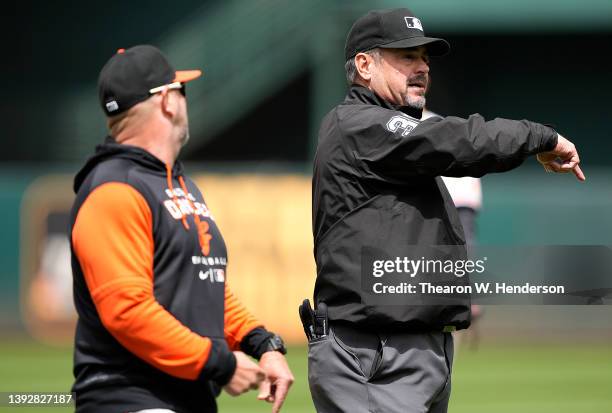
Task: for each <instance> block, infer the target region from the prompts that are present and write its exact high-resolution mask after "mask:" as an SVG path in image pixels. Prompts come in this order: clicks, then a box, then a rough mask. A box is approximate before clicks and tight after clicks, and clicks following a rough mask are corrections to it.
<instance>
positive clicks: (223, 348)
mask: <svg viewBox="0 0 612 413" xmlns="http://www.w3.org/2000/svg"><path fill="white" fill-rule="evenodd" d="M210 341H211V343H212V346H211V349H210V353H209V354H208V360H207V361H206V364H204V368H202V371H201V372H200V376H199V378H198V380H207V381H209V380H212V381H214V382H216V383H217V384H218V385H219V386H224V385H226V384H227V383H228V382H229V381H230V379H231V378H232V376H233V375H234V371H235V370H236V356H234V353H232V352H231V351H230V349H229V347H228V345H227V343H226V342H225V340H223V339H214V338H211V339H210Z"/></svg>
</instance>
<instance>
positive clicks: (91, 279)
mask: <svg viewBox="0 0 612 413" xmlns="http://www.w3.org/2000/svg"><path fill="white" fill-rule="evenodd" d="M71 236H72V244H73V249H74V253H75V254H76V256H77V259H78V261H79V263H80V266H81V269H82V271H83V274H84V277H85V281H86V283H87V287H88V289H89V292H90V294H91V298H92V299H93V302H94V304H95V306H96V310H97V312H98V315H99V317H100V320H101V321H102V324H103V325H104V327H105V328H106V329H107V330H108V331H109V332H110V334H112V335H113V336H114V337H115V339H116V340H117V341H118V342H119V343H121V345H123V346H124V347H125V348H126V349H127V350H129V351H130V352H132V353H133V354H135V355H136V356H138V357H139V358H141V359H142V360H144V361H146V362H147V363H149V364H151V365H152V366H154V367H156V368H158V369H159V370H161V371H163V372H165V373H167V374H169V375H172V376H175V377H179V378H182V379H188V380H198V379H202V380H214V381H216V382H217V383H219V384H220V385H223V384H225V383H227V382H228V381H229V379H230V378H231V376H232V375H233V373H234V370H235V367H236V359H235V357H234V355H233V353H232V352H231V351H230V350H229V348H228V346H227V343H226V342H225V340H223V339H210V338H208V337H203V336H200V335H198V334H196V333H195V332H193V331H191V330H190V329H189V328H188V327H187V326H185V325H184V324H182V323H181V322H180V321H179V320H177V319H176V318H175V317H174V316H173V315H172V314H171V313H170V312H168V311H167V310H166V309H165V308H164V307H163V306H162V305H161V304H159V303H158V302H157V300H156V299H155V297H154V295H153V251H154V248H153V230H152V217H151V211H150V209H149V206H148V204H147V202H146V201H145V199H144V198H143V197H142V195H141V194H140V193H139V192H138V191H137V190H136V189H134V188H133V187H131V186H129V185H127V184H124V183H119V182H110V183H106V184H103V185H101V186H99V187H98V188H96V189H94V190H93V191H92V192H91V193H90V194H89V196H88V197H87V199H86V200H85V202H84V203H83V205H82V206H81V208H80V209H79V211H78V214H77V217H76V220H75V224H74V227H73V230H72V235H71Z"/></svg>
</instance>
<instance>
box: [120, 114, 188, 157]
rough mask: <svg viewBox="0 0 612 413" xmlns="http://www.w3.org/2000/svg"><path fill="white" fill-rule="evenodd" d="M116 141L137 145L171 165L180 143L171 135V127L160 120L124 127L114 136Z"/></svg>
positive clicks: (176, 155)
mask: <svg viewBox="0 0 612 413" xmlns="http://www.w3.org/2000/svg"><path fill="white" fill-rule="evenodd" d="M114 138H115V141H116V142H117V143H121V144H125V145H132V146H137V147H139V148H142V149H144V150H146V151H147V152H149V153H151V154H152V155H154V156H155V157H157V158H158V159H160V160H161V161H162V162H164V163H165V164H166V165H169V166H170V167H172V166H173V165H174V162H175V161H176V158H177V157H178V154H179V151H180V145H177V144H176V143H175V139H173V137H172V128H171V127H170V126H169V125H167V124H165V123H162V122H152V121H148V122H146V123H143V124H140V125H133V127H129V128H125V129H124V130H122V131H121V132H120V133H118V134H117V136H115V137H114Z"/></svg>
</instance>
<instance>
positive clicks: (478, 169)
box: [340, 108, 557, 181]
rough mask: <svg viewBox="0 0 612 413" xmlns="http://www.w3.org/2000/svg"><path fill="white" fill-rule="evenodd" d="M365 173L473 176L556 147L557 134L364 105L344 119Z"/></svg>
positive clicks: (390, 177) (525, 125) (389, 177)
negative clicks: (419, 116) (422, 117)
mask: <svg viewBox="0 0 612 413" xmlns="http://www.w3.org/2000/svg"><path fill="white" fill-rule="evenodd" d="M340 125H341V129H342V131H343V134H344V136H345V138H346V139H347V141H348V146H349V147H350V148H351V150H352V151H353V156H354V158H355V160H356V164H357V167H358V169H360V172H361V173H362V174H364V176H365V177H368V178H373V179H381V180H385V181H394V180H397V181H403V180H405V179H407V178H410V177H415V176H440V175H444V176H474V177H480V176H482V175H484V174H487V173H491V172H503V171H507V170H510V169H513V168H516V167H517V166H519V165H520V164H521V163H522V162H523V160H524V159H525V158H527V157H528V156H530V155H533V154H536V153H539V152H545V151H549V150H552V149H554V147H555V146H556V144H557V133H556V132H555V131H554V130H553V129H551V128H549V127H547V126H544V125H541V124H538V123H534V122H530V121H527V120H521V121H515V120H508V119H500V118H498V119H495V120H492V121H489V122H486V121H485V120H484V119H483V117H482V116H480V115H472V116H470V117H469V118H468V119H462V118H458V117H447V118H444V119H440V118H432V119H428V120H426V121H423V122H419V121H418V120H416V119H414V118H411V117H409V116H407V115H404V114H403V113H401V112H393V111H388V110H382V109H380V110H379V109H378V108H362V109H361V108H360V109H358V110H356V111H354V112H353V113H352V114H351V115H350V116H347V117H346V119H344V120H341V121H340Z"/></svg>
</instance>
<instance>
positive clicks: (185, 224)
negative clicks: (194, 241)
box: [166, 164, 198, 230]
mask: <svg viewBox="0 0 612 413" xmlns="http://www.w3.org/2000/svg"><path fill="white" fill-rule="evenodd" d="M166 178H167V179H168V188H169V189H170V192H172V200H173V201H174V203H175V204H176V206H177V207H178V208H179V210H180V209H181V206H180V205H179V203H178V198H177V197H176V194H175V193H174V187H173V186H172V169H171V168H170V165H168V164H166ZM179 182H180V177H179ZM184 190H185V189H184V188H183V191H184ZM185 196H187V194H185ZM181 215H182V216H181V222H182V223H183V226H184V227H185V229H186V230H189V224H188V223H187V218H185V214H183V211H181ZM196 216H197V215H196ZM197 221H198V220H196V223H197Z"/></svg>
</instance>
